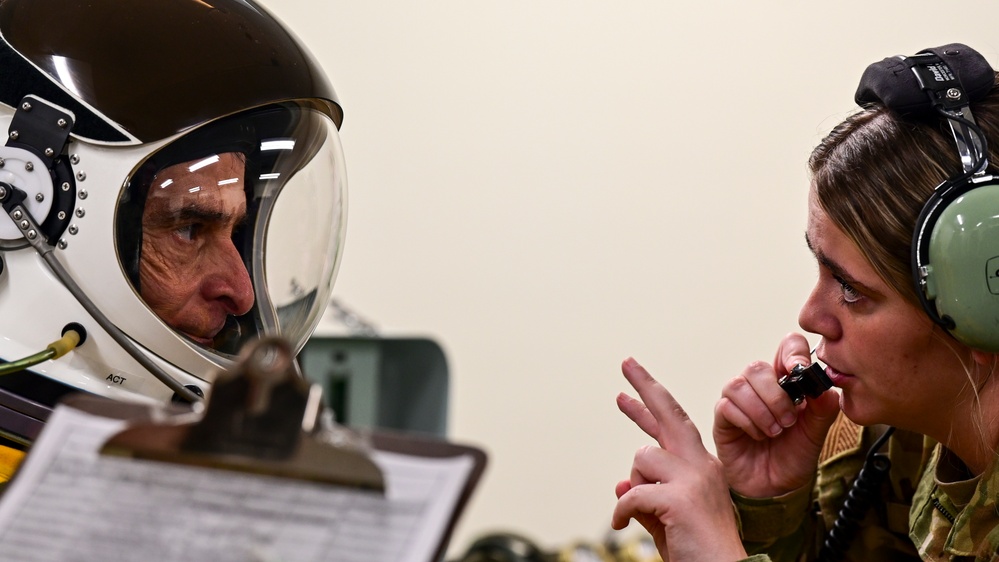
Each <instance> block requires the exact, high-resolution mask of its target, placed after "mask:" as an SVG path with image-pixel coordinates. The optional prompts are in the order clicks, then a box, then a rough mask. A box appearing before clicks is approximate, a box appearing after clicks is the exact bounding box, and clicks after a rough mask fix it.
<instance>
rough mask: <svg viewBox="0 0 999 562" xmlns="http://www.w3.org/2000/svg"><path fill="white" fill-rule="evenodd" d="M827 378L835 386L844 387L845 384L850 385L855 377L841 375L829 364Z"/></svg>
mask: <svg viewBox="0 0 999 562" xmlns="http://www.w3.org/2000/svg"><path fill="white" fill-rule="evenodd" d="M826 376H827V377H829V380H831V381H832V383H833V386H843V385H844V384H848V383H849V381H850V379H852V378H853V375H848V374H846V373H841V372H839V371H837V370H836V369H833V368H832V367H830V366H829V365H828V364H827V365H826Z"/></svg>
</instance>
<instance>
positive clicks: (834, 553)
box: [817, 427, 895, 562]
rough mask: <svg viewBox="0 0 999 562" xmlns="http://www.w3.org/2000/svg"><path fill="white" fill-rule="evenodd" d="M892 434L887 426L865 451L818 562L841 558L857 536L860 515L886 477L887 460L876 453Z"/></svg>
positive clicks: (889, 467)
mask: <svg viewBox="0 0 999 562" xmlns="http://www.w3.org/2000/svg"><path fill="white" fill-rule="evenodd" d="M894 431H895V428H894V427H889V428H888V430H887V431H885V432H884V434H883V435H882V436H881V437H879V438H878V440H877V441H875V442H874V445H872V446H871V450H870V451H868V453H867V459H866V460H865V461H864V466H863V467H862V468H861V469H860V474H858V475H857V479H856V480H854V481H853V486H851V487H850V492H849V493H848V494H847V495H846V501H845V502H843V507H842V508H841V509H840V510H839V514H838V515H837V516H836V522H835V523H834V524H833V527H832V529H830V530H829V533H828V534H827V535H826V540H825V543H823V545H822V549H821V550H820V551H819V557H818V559H817V560H818V562H835V561H838V560H842V559H843V555H844V554H845V553H846V549H847V548H848V547H849V546H850V543H851V542H852V541H853V538H854V537H855V536H856V534H857V529H858V528H859V527H860V522H861V521H862V520H863V519H864V514H866V513H867V510H868V509H869V508H870V507H871V502H872V501H873V500H874V498H875V497H877V495H878V491H879V490H880V489H881V485H882V484H884V482H885V480H886V479H887V478H888V471H889V470H891V461H890V460H889V459H888V455H887V454H885V453H879V452H878V451H879V450H880V449H881V447H882V445H884V443H885V441H887V440H888V437H890V436H891V434H892V433H893V432H894Z"/></svg>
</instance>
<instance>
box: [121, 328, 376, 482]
mask: <svg viewBox="0 0 999 562" xmlns="http://www.w3.org/2000/svg"><path fill="white" fill-rule="evenodd" d="M321 397H322V389H321V388H320V387H319V386H318V385H314V384H310V383H309V382H308V381H306V380H305V379H304V378H302V377H301V375H300V374H299V372H298V369H297V368H296V365H295V357H294V354H293V352H292V349H291V346H290V345H289V344H288V343H287V342H286V341H285V340H283V339H280V338H275V337H265V338H261V339H259V340H257V341H255V342H252V343H250V344H248V345H246V346H245V347H244V350H243V352H242V353H241V354H240V357H239V359H238V361H237V363H236V365H235V366H234V367H233V368H232V369H230V370H227V371H223V372H221V373H219V375H218V376H217V377H216V379H215V383H214V384H213V386H212V390H211V393H210V395H209V398H208V403H207V409H206V410H205V412H204V415H203V416H202V418H201V419H200V421H197V422H194V423H187V424H183V423H182V424H177V423H173V424H170V423H166V424H163V423H145V422H144V423H139V424H136V425H132V426H130V427H129V428H127V429H125V430H124V431H122V432H121V433H118V434H117V435H115V436H114V437H112V438H111V439H110V440H108V442H107V443H105V444H104V447H103V448H102V450H101V453H102V454H109V455H118V456H128V457H133V458H142V459H149V460H158V461H165V462H176V463H180V464H188V465H194V466H201V467H209V468H220V469H228V470H238V471H243V472H251V473H257V474H266V475H273V476H284V477H290V478H296V479H301V480H310V481H317V482H324V483H329V484H336V485H342V486H350V487H356V488H362V489H367V490H374V491H379V492H384V490H385V479H384V475H383V474H382V472H381V470H380V469H379V468H378V466H377V465H376V464H375V463H374V462H373V461H372V460H371V458H370V457H369V456H368V454H367V450H366V449H365V448H364V447H362V446H360V445H358V444H357V443H356V440H349V439H342V438H336V439H334V438H331V437H330V435H329V432H331V431H341V432H342V431H347V430H346V429H344V428H335V429H332V428H329V427H325V426H324V424H322V423H319V422H320V420H321V418H322V416H321V413H322V400H321Z"/></svg>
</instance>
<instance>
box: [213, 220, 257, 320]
mask: <svg viewBox="0 0 999 562" xmlns="http://www.w3.org/2000/svg"><path fill="white" fill-rule="evenodd" d="M213 254H214V259H212V260H211V261H212V263H211V264H210V265H209V268H210V270H211V272H210V273H207V275H206V278H205V281H204V283H203V284H202V295H203V296H204V297H205V299H207V300H213V301H217V302H221V303H222V304H223V306H224V307H225V309H226V312H227V313H228V314H232V315H233V316H240V315H242V314H246V313H247V312H249V311H250V308H252V307H253V301H254V297H253V283H251V282H250V275H249V273H247V271H246V265H245V264H244V263H243V258H242V256H240V255H239V251H238V250H236V246H235V245H234V244H233V243H232V240H230V239H228V238H227V239H225V240H220V241H219V242H218V244H217V251H216V252H213Z"/></svg>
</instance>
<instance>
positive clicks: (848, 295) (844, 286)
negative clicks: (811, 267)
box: [837, 279, 863, 304]
mask: <svg viewBox="0 0 999 562" xmlns="http://www.w3.org/2000/svg"><path fill="white" fill-rule="evenodd" d="M837 281H839V286H840V292H842V293H843V301H844V302H846V303H847V304H853V303H855V302H857V301H859V300H860V298H861V297H862V296H863V295H861V294H860V293H859V292H858V291H857V290H856V289H854V288H853V286H851V285H850V284H849V283H847V282H846V281H844V280H842V279H837Z"/></svg>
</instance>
